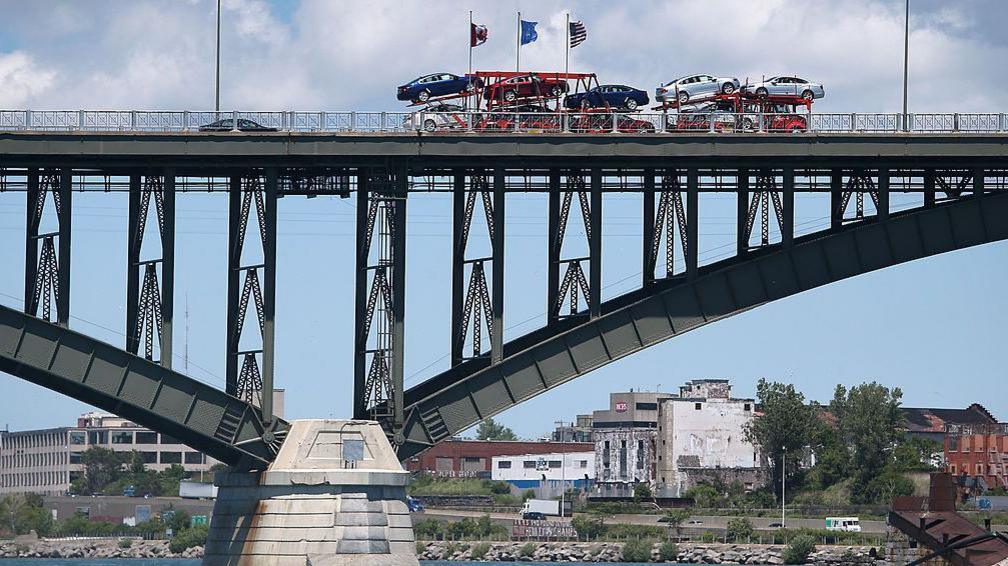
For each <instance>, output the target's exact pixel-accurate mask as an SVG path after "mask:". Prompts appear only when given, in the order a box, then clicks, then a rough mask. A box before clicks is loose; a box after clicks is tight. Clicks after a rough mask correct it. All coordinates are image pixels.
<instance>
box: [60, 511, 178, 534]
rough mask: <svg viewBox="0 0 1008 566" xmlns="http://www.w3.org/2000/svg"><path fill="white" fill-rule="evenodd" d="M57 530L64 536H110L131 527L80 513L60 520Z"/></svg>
mask: <svg viewBox="0 0 1008 566" xmlns="http://www.w3.org/2000/svg"><path fill="white" fill-rule="evenodd" d="M55 530H56V532H57V533H58V534H59V536H64V537H70V536H84V537H109V536H115V535H119V534H123V532H124V531H125V532H128V531H129V530H130V528H129V527H126V526H124V525H122V524H120V523H110V522H108V521H90V520H88V518H87V516H85V515H82V514H80V513H78V514H75V515H74V516H73V517H68V518H66V519H64V520H63V521H60V523H59V524H58V525H57V526H56V529H55ZM157 534H158V535H161V534H163V531H162V532H160V533H157Z"/></svg>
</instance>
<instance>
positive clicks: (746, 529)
mask: <svg viewBox="0 0 1008 566" xmlns="http://www.w3.org/2000/svg"><path fill="white" fill-rule="evenodd" d="M754 530H755V529H753V524H752V522H750V521H749V519H746V518H744V517H736V518H734V519H728V528H727V533H728V538H729V539H731V540H734V541H735V542H745V541H748V540H749V537H751V536H752V535H753V532H754Z"/></svg>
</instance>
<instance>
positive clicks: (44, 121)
mask: <svg viewBox="0 0 1008 566" xmlns="http://www.w3.org/2000/svg"><path fill="white" fill-rule="evenodd" d="M1006 116H1008V115H1006V114H1005V113H977V114H949V113H944V114H942V113H938V114H908V115H906V116H904V115H902V114H898V113H801V112H799V113H781V114H769V113H752V112H746V113H739V114H732V113H725V112H713V113H708V112H681V113H663V112H650V113H648V112H641V113H623V112H620V113H608V112H588V113H575V112H564V113H527V112H511V111H507V110H495V111H491V112H482V111H481V112H450V113H444V112H425V111H423V110H419V111H416V112H329V111H318V112H299V111H282V112H247V111H226V112H211V111H188V110H187V111H162V110H157V111H147V110H0V131H4V132H12V131H13V132H25V131H27V132H124V133H133V132H137V133H174V132H199V131H222V132H227V131H233V130H236V129H237V130H241V131H249V130H254V129H256V128H268V129H270V130H275V131H278V132H331V133H362V134H367V133H382V132H417V131H420V132H430V133H436V132H449V131H456V132H477V133H482V132H523V133H572V134H647V133H656V134H658V133H683V132H706V133H718V134H730V133H746V132H770V133H773V132H789V133H803V132H821V133H900V132H902V133H911V134H912V133H921V134H927V133H1006V131H1008V118H1006ZM236 123H237V126H238V127H237V128H235V124H236Z"/></svg>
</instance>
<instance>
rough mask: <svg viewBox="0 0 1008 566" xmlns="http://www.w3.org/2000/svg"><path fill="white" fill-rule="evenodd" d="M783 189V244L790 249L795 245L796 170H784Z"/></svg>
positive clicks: (781, 227)
mask: <svg viewBox="0 0 1008 566" xmlns="http://www.w3.org/2000/svg"><path fill="white" fill-rule="evenodd" d="M783 181H784V184H783V186H782V187H781V188H782V191H781V200H782V202H781V226H780V229H781V243H782V244H783V245H784V246H785V247H788V246H790V245H791V244H792V243H794V217H795V214H794V197H795V194H794V169H791V168H785V169H784V178H783Z"/></svg>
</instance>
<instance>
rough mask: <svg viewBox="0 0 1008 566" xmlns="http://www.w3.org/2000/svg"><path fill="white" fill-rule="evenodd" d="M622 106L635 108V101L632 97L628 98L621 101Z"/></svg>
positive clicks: (629, 108) (628, 108) (630, 108)
mask: <svg viewBox="0 0 1008 566" xmlns="http://www.w3.org/2000/svg"><path fill="white" fill-rule="evenodd" d="M623 107H624V108H626V109H627V110H631V111H633V110H637V101H636V100H634V99H632V98H628V99H626V102H624V103H623Z"/></svg>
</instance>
